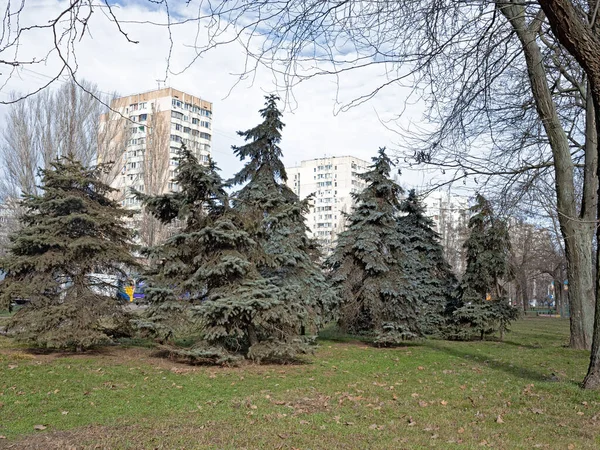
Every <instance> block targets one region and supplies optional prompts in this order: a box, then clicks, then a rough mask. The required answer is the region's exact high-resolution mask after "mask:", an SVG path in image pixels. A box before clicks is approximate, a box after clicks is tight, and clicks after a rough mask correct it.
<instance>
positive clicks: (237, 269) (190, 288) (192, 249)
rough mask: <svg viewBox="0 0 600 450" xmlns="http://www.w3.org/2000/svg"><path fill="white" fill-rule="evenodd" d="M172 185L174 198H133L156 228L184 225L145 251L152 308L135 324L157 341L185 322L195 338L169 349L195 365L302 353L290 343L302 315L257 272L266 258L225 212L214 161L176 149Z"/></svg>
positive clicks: (242, 224) (244, 222)
mask: <svg viewBox="0 0 600 450" xmlns="http://www.w3.org/2000/svg"><path fill="white" fill-rule="evenodd" d="M175 181H176V183H177V186H178V191H177V192H174V193H169V194H165V195H161V196H156V197H144V196H142V195H141V194H139V193H138V196H141V197H142V199H143V201H144V204H145V205H146V207H147V208H148V210H149V211H150V212H151V213H152V214H154V215H155V216H156V217H157V218H159V219H160V220H162V221H163V222H164V223H171V222H172V221H173V220H175V219H176V218H177V219H178V220H180V221H181V222H183V223H184V225H183V227H182V228H181V229H180V231H179V232H178V233H177V234H175V235H173V236H171V237H170V238H169V239H168V240H167V241H166V242H165V243H164V244H163V245H161V246H158V247H156V248H155V249H153V250H152V252H151V254H152V257H153V260H154V264H155V267H156V268H155V269H154V273H153V274H152V276H151V277H150V283H151V284H150V287H149V288H148V289H147V292H148V298H149V300H150V301H151V302H152V306H151V308H150V311H149V317H148V319H147V321H146V322H143V323H141V325H142V326H144V327H146V328H149V329H152V330H154V331H155V332H156V333H157V334H162V335H163V336H164V335H165V334H167V335H168V334H169V333H171V332H172V330H173V328H174V326H176V325H178V324H179V325H180V324H181V323H182V322H186V321H188V320H189V319H190V318H191V319H192V320H193V322H192V323H193V324H194V325H195V326H196V330H197V331H198V333H199V334H201V337H202V338H201V340H199V341H198V342H197V343H196V344H195V345H194V346H193V347H191V348H188V349H181V348H175V347H171V348H170V349H169V351H170V352H171V353H174V354H176V355H178V356H183V357H185V358H189V359H191V360H193V361H195V362H198V361H205V362H217V363H229V362H233V361H236V360H238V359H239V358H240V357H248V358H252V359H255V360H260V359H274V358H287V357H293V356H295V355H296V354H297V353H298V352H302V351H304V350H305V346H304V345H303V344H302V343H301V342H299V341H298V342H296V341H294V340H293V339H290V334H292V333H293V330H294V329H295V328H296V327H297V323H298V321H299V317H300V316H301V314H302V311H301V310H300V308H295V305H294V304H288V303H285V302H283V301H282V297H283V295H282V292H281V290H280V288H279V287H278V286H276V285H275V284H274V283H273V282H272V280H271V279H266V278H264V277H263V276H262V275H261V274H260V272H259V270H258V268H257V266H258V264H264V263H265V261H267V260H268V259H269V256H268V255H266V253H265V251H264V249H263V248H262V247H261V246H260V245H259V244H258V243H257V242H256V241H255V240H254V239H253V237H252V235H251V233H249V232H247V231H246V228H248V227H249V224H250V225H252V221H251V220H250V221H249V220H248V218H247V217H245V216H243V215H242V214H240V213H239V212H238V211H236V210H234V209H232V208H231V207H230V205H229V198H228V196H227V194H226V193H225V191H224V190H223V182H222V180H221V178H220V176H219V175H218V174H217V168H216V166H215V165H214V163H212V162H211V163H210V164H209V165H208V166H203V165H201V164H199V163H198V161H197V160H196V158H195V156H194V155H193V154H192V152H190V151H188V150H187V149H185V147H184V148H182V151H181V155H180V157H179V170H178V173H177V176H176V177H175ZM187 312H191V315H190V316H186V315H185V313H187Z"/></svg>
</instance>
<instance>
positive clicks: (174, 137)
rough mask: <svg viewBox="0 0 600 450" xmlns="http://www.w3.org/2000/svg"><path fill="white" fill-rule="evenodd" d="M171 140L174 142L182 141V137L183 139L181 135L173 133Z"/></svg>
mask: <svg viewBox="0 0 600 450" xmlns="http://www.w3.org/2000/svg"><path fill="white" fill-rule="evenodd" d="M171 141H173V142H181V141H182V139H181V136H177V135H176V134H172V135H171Z"/></svg>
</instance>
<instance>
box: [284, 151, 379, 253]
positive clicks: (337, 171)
mask: <svg viewBox="0 0 600 450" xmlns="http://www.w3.org/2000/svg"><path fill="white" fill-rule="evenodd" d="M370 164H371V163H369V162H367V161H364V160H362V159H360V158H356V157H354V156H331V157H325V158H317V159H311V160H306V161H302V162H301V163H300V165H299V166H295V167H286V171H287V175H288V181H287V184H288V186H289V187H290V189H292V190H293V191H294V192H295V193H296V195H298V197H300V199H304V198H306V197H308V196H309V195H311V194H314V199H313V201H312V205H311V207H310V211H309V213H308V214H307V216H306V219H307V225H308V227H309V228H310V230H311V234H310V236H311V237H314V238H316V239H317V241H318V242H319V244H321V245H322V247H323V250H324V252H325V254H327V253H329V252H330V251H331V250H332V249H333V246H334V245H335V238H336V236H337V234H338V233H340V232H342V231H343V230H344V228H345V224H346V219H345V217H344V214H343V213H346V214H349V213H350V212H351V209H352V205H353V199H352V195H351V194H352V193H355V192H359V191H361V190H363V189H364V188H365V186H366V184H365V182H364V181H363V180H361V179H360V178H358V176H357V175H358V174H359V173H363V172H365V171H366V170H367V167H368V166H370Z"/></svg>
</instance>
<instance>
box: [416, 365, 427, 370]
mask: <svg viewBox="0 0 600 450" xmlns="http://www.w3.org/2000/svg"><path fill="white" fill-rule="evenodd" d="M417 369H419V370H425V367H423V366H419V367H417Z"/></svg>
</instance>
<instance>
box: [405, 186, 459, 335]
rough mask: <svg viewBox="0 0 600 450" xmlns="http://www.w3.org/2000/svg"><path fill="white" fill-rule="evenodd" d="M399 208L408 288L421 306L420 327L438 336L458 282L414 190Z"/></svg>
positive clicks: (431, 222)
mask: <svg viewBox="0 0 600 450" xmlns="http://www.w3.org/2000/svg"><path fill="white" fill-rule="evenodd" d="M400 211H402V212H403V213H404V214H405V215H403V216H400V217H399V218H398V230H399V232H400V234H401V235H402V239H403V248H404V252H405V254H406V255H407V256H408V257H407V258H404V259H403V260H402V262H403V263H404V264H403V270H404V273H405V276H406V278H407V280H408V282H409V285H408V286H409V287H408V288H409V289H410V291H411V294H412V295H414V296H416V301H417V304H418V305H419V306H418V323H419V328H420V329H421V331H422V332H423V333H424V334H426V335H435V336H439V335H440V334H441V333H442V332H443V329H444V327H445V323H446V319H445V317H444V311H445V309H446V305H447V304H449V303H451V302H452V300H453V294H454V293H455V290H456V283H457V281H456V278H455V276H454V274H453V273H452V270H451V268H450V265H449V264H448V263H447V261H446V259H445V258H444V250H443V248H442V245H441V244H440V241H439V235H438V234H437V233H436V232H435V231H434V230H433V225H434V224H433V220H432V219H431V218H429V217H427V216H425V208H424V207H423V205H422V204H421V202H420V200H419V198H418V196H417V194H416V193H415V191H414V189H413V190H411V191H410V192H409V193H408V196H407V197H406V199H404V200H403V201H402V203H401V205H400ZM407 295H408V294H407Z"/></svg>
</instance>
